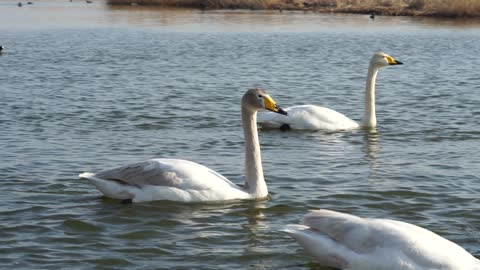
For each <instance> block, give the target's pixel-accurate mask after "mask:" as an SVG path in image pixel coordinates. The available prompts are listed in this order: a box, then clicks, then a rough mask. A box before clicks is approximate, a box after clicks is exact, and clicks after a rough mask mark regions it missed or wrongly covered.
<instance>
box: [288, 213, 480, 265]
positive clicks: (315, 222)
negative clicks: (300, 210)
mask: <svg viewBox="0 0 480 270" xmlns="http://www.w3.org/2000/svg"><path fill="white" fill-rule="evenodd" d="M285 231H286V232H287V233H288V234H290V235H291V236H292V237H293V238H294V239H295V240H297V242H298V243H299V244H300V245H301V246H302V247H303V249H304V250H305V251H306V252H308V253H309V254H310V255H312V256H313V257H315V258H316V260H317V261H318V262H319V263H321V264H322V265H325V266H330V267H336V268H340V269H349V270H480V260H478V259H476V258H475V257H473V256H472V255H470V254H469V253H468V252H467V251H466V250H465V249H463V248H461V247H460V246H458V245H457V244H455V243H453V242H450V241H449V240H447V239H445V238H443V237H441V236H439V235H437V234H435V233H433V232H431V231H429V230H426V229H423V228H421V227H418V226H415V225H412V224H409V223H405V222H401V221H395V220H389V219H367V218H361V217H357V216H353V215H348V214H343V213H339V212H334V211H329V210H316V211H312V212H310V213H308V214H306V215H305V216H304V218H303V225H288V226H287V227H286V229H285Z"/></svg>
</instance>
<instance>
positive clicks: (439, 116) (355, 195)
mask: <svg viewBox="0 0 480 270" xmlns="http://www.w3.org/2000/svg"><path fill="white" fill-rule="evenodd" d="M479 26H480V24H479V23H478V22H477V21H452V20H432V19H419V18H409V17H381V16H378V17H377V19H375V21H372V20H369V19H368V16H366V15H332V14H318V13H313V12H309V13H303V12H283V13H279V12H264V11H205V12H202V11H198V10H168V9H153V8H143V7H127V8H125V7H108V6H105V5H104V4H103V3H98V2H97V3H93V4H90V5H88V4H86V3H85V2H84V1H74V2H72V3H70V2H67V1H65V2H64V1H51V2H49V1H42V2H40V1H39V2H38V3H37V2H35V3H34V4H33V5H24V6H23V7H21V8H19V7H17V6H16V2H7V1H3V2H2V3H0V45H3V46H5V47H7V49H6V51H5V52H4V53H3V54H1V55H0V70H1V78H0V139H1V140H0V149H1V151H0V161H1V164H0V181H1V186H0V193H1V194H2V204H1V206H0V265H1V268H15V269H92V268H98V269H310V268H312V267H315V269H324V268H321V267H316V266H314V265H312V264H311V263H310V262H311V258H309V257H308V256H307V255H305V254H304V253H303V251H302V250H301V248H300V247H299V246H298V245H297V244H296V243H295V242H294V241H293V240H292V239H291V238H290V237H289V236H288V235H286V234H285V233H283V232H281V231H280V230H281V229H282V228H283V226H284V225H286V224H289V223H298V222H299V221H300V219H301V217H302V216H303V215H304V214H305V213H306V212H307V211H308V210H309V209H318V208H327V209H332V210H337V211H343V212H347V213H352V214H357V215H362V216H368V217H378V218H392V219H399V220H403V221H406V222H410V223H414V224H417V225H420V226H423V227H426V228H428V229H430V230H432V231H435V232H437V233H438V234H440V235H442V236H444V237H446V238H448V239H450V240H452V241H454V242H456V243H458V244H459V245H461V246H462V247H464V248H465V249H467V250H468V251H469V252H471V253H472V254H474V255H476V256H477V257H478V256H479V255H480V177H479V175H480V166H479V163H480V106H479V105H480V93H479V90H480V88H479V86H480V76H479V72H478V70H479V66H480V60H479V55H480V27H479ZM377 50H384V51H385V52H387V53H389V54H391V55H392V56H394V57H395V58H396V59H398V60H400V61H402V62H404V65H403V66H393V67H388V68H385V69H383V70H381V71H380V73H379V76H378V78H377V114H378V115H377V117H378V123H379V127H378V128H377V130H375V131H364V130H358V131H350V132H340V133H326V132H280V131H261V132H260V140H261V144H262V157H263V161H264V171H265V176H266V180H267V183H268V185H269V189H270V192H271V198H270V199H269V200H267V201H264V202H234V203H225V204H216V205H211V204H174V203H169V202H151V203H141V204H133V205H124V204H120V202H119V201H117V200H112V199H107V198H103V197H101V194H100V193H99V192H98V191H97V190H96V189H95V188H94V187H93V186H92V185H91V184H89V183H88V182H86V181H82V180H79V179H77V175H78V174H79V173H81V172H84V171H98V170H100V169H102V168H106V167H111V166H118V165H123V164H126V163H130V162H136V161H142V160H145V159H149V158H153V157H174V158H183V159H188V160H192V161H196V162H198V163H201V164H203V165H206V166H208V167H210V168H212V169H214V170H216V171H218V172H220V173H222V174H224V175H225V176H227V177H228V178H230V179H231V180H232V181H234V182H236V183H242V182H243V180H242V179H243V177H242V174H243V136H242V131H241V122H240V98H241V96H242V95H243V93H244V92H245V90H247V89H248V88H251V87H262V88H265V89H267V90H269V92H270V94H271V95H272V97H273V98H274V99H275V100H276V101H277V102H278V103H279V104H280V105H283V106H284V107H286V106H289V105H295V104H317V105H324V106H327V107H330V108H332V109H335V110H337V111H340V112H343V113H345V114H346V115H348V116H350V117H352V118H353V119H355V120H360V118H361V116H362V115H363V104H362V102H363V91H364V84H365V78H366V73H367V67H368V62H369V59H370V57H371V56H372V54H373V53H374V52H375V51H377Z"/></svg>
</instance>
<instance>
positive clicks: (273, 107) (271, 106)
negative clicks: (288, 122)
mask: <svg viewBox="0 0 480 270" xmlns="http://www.w3.org/2000/svg"><path fill="white" fill-rule="evenodd" d="M263 104H265V109H267V110H269V111H272V112H276V113H279V114H283V115H288V113H287V112H286V111H284V110H283V109H282V108H280V107H278V106H277V104H276V103H275V100H273V98H271V97H270V96H264V97H263Z"/></svg>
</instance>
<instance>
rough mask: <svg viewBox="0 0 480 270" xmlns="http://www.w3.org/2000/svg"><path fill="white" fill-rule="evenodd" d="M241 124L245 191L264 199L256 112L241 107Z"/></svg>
mask: <svg viewBox="0 0 480 270" xmlns="http://www.w3.org/2000/svg"><path fill="white" fill-rule="evenodd" d="M242 122H243V133H244V136H245V189H246V190H247V192H248V193H250V194H251V195H252V196H253V197H254V198H264V197H266V196H267V195H268V189H267V184H266V183H265V179H264V178H263V168H262V157H261V155H260V143H259V141H258V131H257V112H256V111H250V110H248V109H247V108H244V107H242Z"/></svg>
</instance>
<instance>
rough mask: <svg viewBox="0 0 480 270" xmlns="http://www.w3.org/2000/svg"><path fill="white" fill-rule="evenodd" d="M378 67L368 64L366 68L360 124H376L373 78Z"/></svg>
mask: <svg viewBox="0 0 480 270" xmlns="http://www.w3.org/2000/svg"><path fill="white" fill-rule="evenodd" d="M377 73H378V68H377V67H376V66H374V65H372V64H371V65H370V67H369V68H368V76H367V85H366V86H365V111H364V114H363V120H362V126H364V127H369V128H373V127H376V126H377V115H376V113H375V80H376V79H377Z"/></svg>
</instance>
